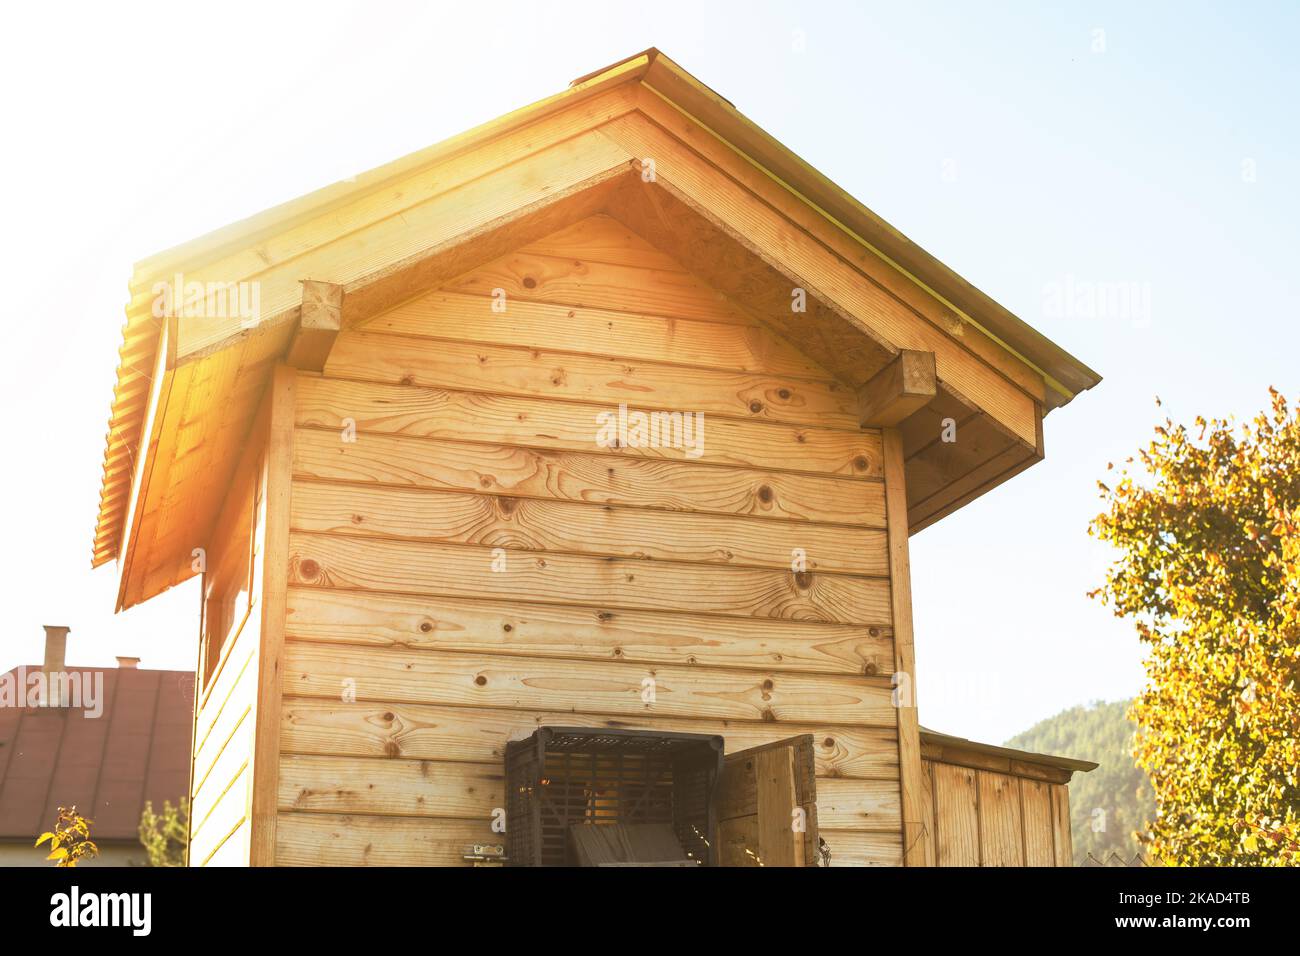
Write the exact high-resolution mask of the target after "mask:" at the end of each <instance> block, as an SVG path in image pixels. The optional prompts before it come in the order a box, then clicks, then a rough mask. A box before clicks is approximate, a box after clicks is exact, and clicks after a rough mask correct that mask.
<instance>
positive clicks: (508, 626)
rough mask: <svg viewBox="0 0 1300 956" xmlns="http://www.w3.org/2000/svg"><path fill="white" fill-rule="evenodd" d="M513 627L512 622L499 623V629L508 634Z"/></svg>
mask: <svg viewBox="0 0 1300 956" xmlns="http://www.w3.org/2000/svg"><path fill="white" fill-rule="evenodd" d="M514 629H515V626H514V625H513V624H503V625H501V630H503V631H505V632H506V633H507V634H509V633H510V632H511V631H513V630H514Z"/></svg>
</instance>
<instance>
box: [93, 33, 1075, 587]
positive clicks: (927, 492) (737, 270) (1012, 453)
mask: <svg viewBox="0 0 1300 956" xmlns="http://www.w3.org/2000/svg"><path fill="white" fill-rule="evenodd" d="M648 154H653V155H652V157H651V158H653V159H654V160H655V161H656V164H657V169H658V175H657V177H651V179H650V180H649V182H648V183H647V180H646V177H645V170H644V168H643V166H642V159H643V158H645V157H646V156H647V155H648ZM700 160H702V162H699V163H698V164H697V161H700ZM518 170H525V171H526V175H525V174H520V173H519V172H518ZM599 211H609V212H610V213H611V214H612V215H614V216H615V217H616V218H620V219H621V220H622V221H623V222H625V223H626V224H628V225H630V226H632V227H633V228H634V229H636V230H637V231H638V232H640V233H641V234H642V235H644V236H645V237H646V238H647V239H650V240H651V241H652V242H656V240H658V243H670V242H675V241H677V240H679V239H681V237H686V239H687V240H692V239H693V240H694V241H695V246H694V249H695V250H708V251H709V255H708V256H694V257H693V261H692V266H693V267H699V268H700V269H702V270H704V271H703V272H701V277H702V278H704V279H705V280H706V281H709V282H710V283H711V284H713V285H715V286H716V287H718V288H719V289H720V290H721V291H723V292H725V293H728V294H730V295H732V296H733V297H739V298H743V299H744V300H745V301H746V302H747V304H749V303H752V304H753V307H754V308H756V309H759V310H766V311H767V312H769V313H771V312H774V311H776V309H777V308H778V303H781V302H783V303H784V305H785V310H786V312H787V313H788V311H789V310H788V306H789V292H790V288H791V286H792V285H794V286H800V287H806V288H807V289H808V291H809V293H810V296H811V298H812V299H813V303H812V305H811V307H810V309H809V312H810V319H809V321H808V322H807V324H806V325H805V326H804V327H802V328H800V329H799V330H798V331H797V332H796V333H792V336H793V337H796V338H797V340H798V343H799V345H800V347H802V348H806V349H808V350H809V354H810V355H811V356H812V357H813V358H814V359H816V360H818V361H821V362H823V363H824V364H826V366H827V368H828V369H830V370H831V371H832V372H833V373H835V374H836V375H837V376H838V377H841V378H843V379H844V380H845V381H846V382H847V383H849V384H851V385H855V386H856V385H860V384H861V383H862V382H863V381H865V380H866V379H867V378H869V377H870V376H871V375H873V374H875V372H877V371H878V370H879V369H880V368H881V367H882V366H883V365H884V364H885V363H886V362H887V360H888V359H889V358H890V356H891V355H893V354H895V353H896V352H897V351H898V350H899V349H900V348H912V349H923V350H929V351H936V350H937V351H938V352H939V353H940V355H939V358H938V362H939V378H940V380H941V384H942V385H943V389H944V390H943V393H942V394H941V396H940V397H939V399H938V400H936V402H934V403H932V404H931V406H930V407H929V408H927V409H924V410H923V411H924V414H920V413H918V415H917V416H914V418H913V420H912V425H913V427H912V430H911V433H910V436H909V433H907V432H905V434H904V445H905V451H906V452H907V454H908V456H909V470H908V476H909V482H908V484H909V509H910V515H909V517H910V523H911V524H912V527H913V530H918V529H919V528H921V527H924V526H925V525H926V524H928V523H931V522H932V521H935V520H938V519H939V518H941V517H943V516H944V515H945V514H948V513H950V512H951V511H952V510H955V509H956V508H958V507H961V506H962V505H963V504H965V503H966V502H967V501H969V500H971V499H973V498H974V497H976V496H977V495H979V494H982V493H983V492H984V491H987V490H988V489H989V488H991V487H993V486H995V485H996V484H998V483H1000V482H1001V481H1003V480H1006V479H1007V478H1009V477H1010V476H1011V475H1013V474H1015V473H1017V472H1018V471H1019V470H1021V469H1023V468H1024V467H1027V466H1028V465H1029V464H1032V463H1033V462H1035V461H1037V460H1039V459H1041V457H1042V441H1041V425H1040V423H1039V419H1040V418H1041V415H1042V414H1043V413H1045V412H1047V411H1050V410H1051V409H1053V408H1055V407H1059V406H1060V405H1063V404H1065V403H1067V402H1068V401H1069V400H1070V399H1071V398H1072V397H1073V396H1074V395H1075V394H1076V393H1077V392H1078V391H1081V390H1083V389H1086V388H1089V387H1091V386H1092V385H1094V384H1096V382H1097V381H1098V380H1099V378H1098V376H1097V375H1096V373H1094V372H1092V371H1091V370H1089V369H1088V368H1087V367H1086V366H1084V365H1083V364H1082V363H1080V362H1078V361H1077V360H1076V359H1073V358H1072V357H1071V356H1069V355H1068V354H1067V353H1065V352H1064V351H1063V350H1062V349H1060V348H1059V347H1058V346H1056V345H1054V344H1053V343H1051V342H1050V341H1048V340H1047V339H1046V338H1045V337H1043V336H1042V335H1040V334H1039V333H1037V332H1036V331H1034V330H1033V329H1031V328H1030V327H1029V326H1028V325H1026V324H1025V323H1023V322H1021V321H1020V320H1019V319H1017V318H1016V317H1015V316H1013V315H1011V314H1010V313H1009V312H1007V310H1005V309H1003V308H1002V307H1001V306H999V305H997V303H995V302H993V300H991V299H989V298H988V297H987V296H985V295H984V294H983V293H981V292H979V291H978V290H977V289H975V288H974V287H973V286H971V285H970V284H969V283H967V282H966V281H965V280H963V279H961V278H960V277H959V276H957V275H956V274H955V273H953V272H952V271H951V270H950V269H948V268H947V267H946V266H944V265H943V264H942V263H940V262H938V261H937V260H936V259H934V258H933V257H932V256H930V255H928V254H927V253H925V252H924V250H921V249H920V248H919V247H917V246H915V245H914V244H913V243H911V242H910V241H909V240H908V239H907V238H906V237H905V236H903V235H902V234H901V233H899V232H898V231H897V230H895V229H893V228H892V227H891V226H889V224H888V223H885V222H884V221H883V220H881V219H880V218H879V217H877V216H875V215H874V214H873V213H871V212H870V210H868V209H866V207H864V206H862V205H861V204H860V203H858V202H857V201H856V200H854V199H853V198H852V197H850V196H849V195H848V194H847V193H845V192H844V191H843V190H841V189H839V187H837V186H835V185H834V184H833V183H831V182H830V181H829V180H828V179H826V178H825V177H824V176H822V175H821V174H820V173H818V172H817V171H816V170H814V169H813V168H812V167H810V166H808V164H806V163H804V162H803V161H802V160H800V159H799V158H798V157H797V156H796V155H795V154H794V153H792V152H791V151H790V150H788V149H786V148H785V147H784V146H782V145H781V144H779V143H777V142H776V141H775V140H774V139H772V138H771V137H770V136H768V135H767V134H766V133H764V132H763V131H762V130H761V129H759V128H758V127H757V126H755V125H754V124H753V123H752V122H750V121H749V120H747V119H746V118H745V117H744V116H742V115H741V114H740V113H739V112H738V111H737V110H736V109H735V108H734V107H733V106H732V105H731V104H730V103H729V102H728V101H727V100H725V99H723V98H722V97H720V96H718V95H717V94H716V93H714V92H713V91H712V90H710V89H709V88H708V87H706V86H704V85H703V84H701V83H700V82H699V81H698V80H696V79H695V78H694V77H692V76H690V74H688V73H686V72H685V71H684V70H682V69H681V68H680V67H679V66H678V65H677V64H675V63H673V62H672V61H671V60H670V59H669V58H668V57H666V56H664V55H663V54H661V53H659V52H658V51H657V50H653V49H651V50H647V51H645V52H643V53H640V54H637V55H635V56H633V57H629V58H627V59H626V60H622V61H620V62H618V63H615V64H613V65H611V66H609V67H606V68H604V69H602V70H599V71H596V72H594V73H591V74H588V75H587V76H584V77H581V78H579V79H578V80H575V81H574V82H573V83H572V84H571V85H570V87H569V88H568V89H567V90H565V91H564V92H562V93H560V94H557V95H555V96H552V97H549V98H547V99H544V100H541V101H539V102H537V103H534V104H532V105H531V106H528V107H525V108H524V109H521V110H517V111H515V112H513V113H510V114H507V115H506V116H503V117H501V118H499V119H497V120H494V121H492V122H490V123H487V124H485V125H483V126H480V127H478V128H476V129H474V130H471V131H469V132H467V133H464V134H462V135H460V136H456V137H453V138H452V139H449V140H446V141H444V142H443V143H440V144H437V145H435V146H432V147H429V148H428V149H425V150H421V151H419V152H417V153H413V154H411V155H410V156H407V157H404V158H402V159H399V160H397V161H395V162H393V163H389V164H387V165H385V166H382V167H380V168H378V169H375V170H373V171H371V172H369V173H365V174H363V175H360V176H357V177H356V178H355V179H354V180H352V181H348V182H345V183H337V184H335V185H333V186H330V187H327V188H325V189H322V190H319V191H317V192H315V193H312V194H310V195H308V196H305V197H302V198H300V199H297V200H294V201H292V202H289V203H286V204H284V205H281V206H278V207H275V208H274V209H271V210H268V211H266V212H264V213H261V214H259V215H257V216H254V217H251V218H249V219H246V220H244V221H242V222H240V223H236V224H234V225H232V226H228V227H226V228H223V229H220V230H217V231H216V232H214V233H211V234H209V235H208V236H205V237H202V238H200V239H197V240H194V241H193V242H189V243H186V244H184V245H182V246H178V247H176V248H174V249H172V250H169V251H167V252H164V253H160V254H158V255H156V256H152V257H150V258H149V259H146V260H144V261H142V262H140V263H138V264H137V266H136V268H135V271H134V275H133V278H132V282H131V292H132V295H131V300H130V303H129V304H128V307H127V324H126V327H125V330H124V341H123V345H122V349H121V351H120V364H119V368H118V384H117V387H116V389H115V392H114V402H113V409H112V417H111V420H110V426H109V434H108V439H107V448H106V451H105V461H104V478H103V485H102V490H101V497H100V508H99V515H98V520H97V524H96V529H95V540H94V549H93V557H92V563H93V564H94V565H96V566H97V565H99V564H102V563H104V562H106V561H108V560H111V559H112V558H114V557H118V558H119V560H120V561H121V563H122V575H121V577H122V580H121V586H120V590H119V597H118V606H119V608H122V607H127V606H130V605H131V604H134V603H137V602H138V601H141V600H144V599H146V598H148V597H150V596H152V595H153V594H155V593H158V592H159V591H161V590H163V589H165V588H166V587H169V586H171V585H172V584H175V583H178V582H179V581H180V580H183V579H184V578H185V577H188V576H189V575H190V574H191V573H192V572H191V571H190V570H189V563H190V554H191V551H192V549H193V548H194V547H198V546H202V545H203V543H204V542H205V540H206V536H207V534H208V533H209V531H210V529H211V525H212V522H213V521H214V520H215V517H216V511H217V509H218V507H219V505H220V495H221V493H222V492H223V490H224V487H225V484H226V482H227V481H228V478H229V474H230V469H231V468H232V467H233V460H234V458H235V457H237V455H236V453H235V450H236V449H237V448H238V446H239V443H240V442H241V441H242V440H243V438H244V437H245V436H246V435H247V433H248V428H249V424H250V422H251V419H252V416H253V412H254V410H255V406H256V404H257V402H258V399H259V397H260V395H261V393H262V390H263V389H264V386H265V382H266V379H267V376H268V375H269V372H270V369H271V367H272V366H273V365H274V364H275V363H276V362H277V361H279V360H280V359H281V358H282V356H283V355H284V354H285V352H286V350H287V348H288V347H289V342H290V340H291V338H292V335H293V331H294V326H295V323H296V322H297V321H298V320H299V317H300V310H299V305H300V302H301V295H302V291H301V287H300V282H301V281H302V280H307V279H312V280H319V281H324V282H330V283H335V284H338V285H342V286H343V287H344V289H345V292H346V295H345V299H344V303H343V315H344V321H345V323H347V324H355V323H356V322H357V321H360V320H362V319H364V318H366V317H369V316H371V315H374V314H376V312H377V311H379V310H381V309H383V308H385V307H387V306H389V305H393V304H396V303H397V302H400V301H402V300H403V299H404V298H409V297H410V296H411V295H414V294H415V293H417V292H418V291H421V290H423V289H427V288H429V287H431V286H432V285H433V284H434V283H436V282H437V281H439V280H440V279H442V278H450V277H451V276H452V275H455V274H457V273H458V272H463V271H465V270H467V269H469V268H471V267H473V266H474V265H477V264H478V263H480V262H482V261H485V260H486V259H487V258H490V257H492V256H494V255H500V254H502V253H504V252H506V251H509V249H510V247H511V243H513V244H515V245H518V244H520V243H522V242H526V241H529V240H530V239H532V238H537V237H540V236H541V235H544V234H545V233H546V232H548V231H554V230H556V229H559V228H562V227H563V226H565V225H568V224H570V223H571V222H573V221H576V220H577V219H578V218H581V217H582V216H584V215H590V214H592V213H594V212H599ZM658 243H657V244H658ZM796 253H797V254H796ZM710 256H712V257H713V259H712V260H710ZM710 263H711V265H710ZM710 269H711V271H710ZM175 275H181V276H183V277H184V279H185V280H186V281H188V280H190V279H196V280H198V281H200V282H203V281H206V282H214V283H222V284H224V283H233V282H242V281H256V282H257V283H258V284H259V288H260V293H261V295H260V300H261V315H260V316H259V317H258V320H257V321H255V322H252V323H243V324H241V322H240V321H238V319H237V317H236V318H232V317H231V316H229V315H224V314H222V315H218V316H216V317H209V316H198V317H187V318H184V319H182V320H179V321H178V320H176V319H175V318H159V317H155V316H154V314H153V300H154V298H155V295H156V292H155V288H156V284H157V283H159V282H163V283H167V282H170V281H171V280H172V277H173V276H175ZM946 418H953V420H954V421H957V422H958V423H959V426H960V427H961V428H962V429H963V434H964V435H965V436H967V437H968V438H969V441H968V442H967V443H966V444H965V446H964V449H963V450H964V451H965V452H966V453H967V454H968V455H970V456H973V457H970V459H969V460H957V461H954V460H953V450H952V449H951V448H947V447H936V446H935V442H934V441H933V435H934V434H936V433H937V428H938V422H939V421H941V420H943V419H946ZM913 459H914V460H915V463H913ZM914 472H915V475H916V481H915V482H913V480H912V478H913V473H914ZM913 492H914V495H913ZM914 499H915V500H914Z"/></svg>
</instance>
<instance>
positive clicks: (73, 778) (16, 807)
mask: <svg viewBox="0 0 1300 956" xmlns="http://www.w3.org/2000/svg"><path fill="white" fill-rule="evenodd" d="M40 670H41V668H40V666H39V665H32V666H28V667H26V668H25V669H24V668H14V669H13V670H12V671H9V672H8V674H7V675H6V678H7V679H9V680H11V681H12V680H19V679H20V678H22V677H24V676H25V675H30V674H33V673H36V672H38V671H40ZM65 672H66V673H67V674H69V675H79V679H80V680H91V679H94V676H95V675H102V676H103V682H104V683H103V711H102V713H101V714H100V715H99V716H98V717H91V716H87V714H86V712H85V711H84V710H82V709H76V708H72V707H3V708H0V839H23V840H28V839H30V840H33V841H34V840H35V839H36V837H37V836H38V835H39V834H40V833H42V832H43V831H44V830H47V829H49V828H50V827H51V826H52V825H53V823H54V820H55V817H56V815H57V813H58V808H59V807H60V806H74V805H75V806H76V807H77V809H78V810H79V811H80V812H81V813H82V814H83V815H84V816H86V817H88V818H89V819H91V820H92V821H93V824H94V825H93V826H92V828H91V835H92V838H94V839H96V840H135V839H137V838H138V831H139V826H140V812H141V811H142V810H143V809H144V804H145V801H146V800H152V801H153V804H154V806H155V807H157V808H161V807H162V804H163V801H164V800H170V801H171V802H172V804H173V805H175V804H176V803H178V802H179V801H180V799H181V798H183V797H184V796H185V793H186V790H187V789H188V787H189V769H190V768H189V755H190V732H191V721H192V717H193V713H192V708H193V700H194V674H193V673H192V672H189V671H155V670H138V669H134V668H104V669H98V668H72V669H68V670H66V671H65Z"/></svg>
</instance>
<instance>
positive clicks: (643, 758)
mask: <svg viewBox="0 0 1300 956" xmlns="http://www.w3.org/2000/svg"><path fill="white" fill-rule="evenodd" d="M722 757H723V740H722V737H720V736H717V735H711V734H675V733H657V732H653V731H647V730H600V729H593V728H590V727H542V728H540V729H538V730H537V731H535V732H534V733H533V735H532V736H531V737H529V738H528V739H527V740H516V741H511V742H510V743H508V744H506V759H505V766H506V848H507V858H508V860H509V865H510V866H565V865H569V864H572V862H573V858H572V856H571V851H570V847H569V827H570V826H572V825H574V824H596V825H599V824H602V823H627V824H631V823H668V824H671V825H672V827H673V831H674V832H675V833H676V834H677V839H678V840H680V841H681V844H682V848H683V849H684V850H685V851H686V853H687V854H688V855H689V856H690V857H691V858H692V859H694V860H698V861H700V862H701V863H702V864H704V865H706V866H714V865H716V864H717V845H718V840H717V836H718V816H717V808H716V806H715V797H716V793H717V787H718V780H719V777H720V776H721V774H722Z"/></svg>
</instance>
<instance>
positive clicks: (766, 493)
mask: <svg viewBox="0 0 1300 956" xmlns="http://www.w3.org/2000/svg"><path fill="white" fill-rule="evenodd" d="M772 497H773V495H772V489H771V488H769V487H768V486H767V485H759V486H758V500H759V501H761V502H763V504H765V505H767V504H771V503H772Z"/></svg>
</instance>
